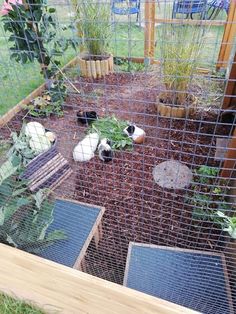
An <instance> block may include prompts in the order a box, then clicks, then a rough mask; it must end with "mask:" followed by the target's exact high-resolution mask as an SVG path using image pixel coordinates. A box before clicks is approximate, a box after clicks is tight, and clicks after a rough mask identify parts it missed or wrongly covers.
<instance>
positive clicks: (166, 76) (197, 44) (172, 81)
mask: <svg viewBox="0 0 236 314" xmlns="http://www.w3.org/2000/svg"><path fill="white" fill-rule="evenodd" d="M162 38H164V40H163V41H162V42H161V46H160V47H161V59H162V63H161V65H162V72H163V73H162V75H163V82H164V84H165V87H166V90H165V91H164V92H161V93H160V94H159V96H158V98H157V111H158V113H159V114H160V115H161V116H166V117H179V118H181V117H186V115H188V114H190V113H193V112H194V111H195V108H196V105H197V98H196V96H195V95H193V94H192V93H191V92H190V91H189V87H190V83H191V81H192V79H193V74H194V73H195V72H196V69H197V65H198V58H199V54H200V52H201V48H202V46H203V42H204V29H203V28H202V27H199V26H195V25H193V26H191V25H187V26H182V25H181V26H175V27H173V26H168V25H166V26H164V28H163V33H162Z"/></svg>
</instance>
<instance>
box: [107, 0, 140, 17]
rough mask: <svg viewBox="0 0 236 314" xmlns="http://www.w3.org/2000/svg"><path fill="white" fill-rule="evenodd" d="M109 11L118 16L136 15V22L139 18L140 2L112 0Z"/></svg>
mask: <svg viewBox="0 0 236 314" xmlns="http://www.w3.org/2000/svg"><path fill="white" fill-rule="evenodd" d="M111 11H112V13H113V14H118V15H132V14H137V22H138V19H139V16H140V0H112V6H111Z"/></svg>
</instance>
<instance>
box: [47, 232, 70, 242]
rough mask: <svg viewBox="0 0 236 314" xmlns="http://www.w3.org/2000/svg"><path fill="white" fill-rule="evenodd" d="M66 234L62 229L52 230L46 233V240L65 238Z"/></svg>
mask: <svg viewBox="0 0 236 314" xmlns="http://www.w3.org/2000/svg"><path fill="white" fill-rule="evenodd" d="M66 239H67V235H66V233H65V232H64V231H62V230H54V231H52V232H50V233H49V234H48V235H47V238H46V240H47V241H57V240H66Z"/></svg>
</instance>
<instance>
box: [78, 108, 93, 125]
mask: <svg viewBox="0 0 236 314" xmlns="http://www.w3.org/2000/svg"><path fill="white" fill-rule="evenodd" d="M97 119H98V115H97V113H96V111H79V112H77V121H78V123H82V124H87V125H88V124H91V123H92V122H94V121H96V120H97Z"/></svg>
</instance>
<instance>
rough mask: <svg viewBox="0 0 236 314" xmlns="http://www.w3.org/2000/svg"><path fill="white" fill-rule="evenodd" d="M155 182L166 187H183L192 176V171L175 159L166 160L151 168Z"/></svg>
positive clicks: (189, 181) (188, 182)
mask: <svg viewBox="0 0 236 314" xmlns="http://www.w3.org/2000/svg"><path fill="white" fill-rule="evenodd" d="M153 177H154V180H155V182H156V183H157V184H158V185H159V186H161V187H163V188H167V189H183V188H184V187H186V186H188V185H189V184H190V183H191V181H192V178H193V174H192V171H191V170H190V169H189V168H188V167H187V166H185V165H183V164H181V163H180V162H178V161H175V160H168V161H164V162H162V163H160V164H159V165H157V166H155V167H154V169H153Z"/></svg>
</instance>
